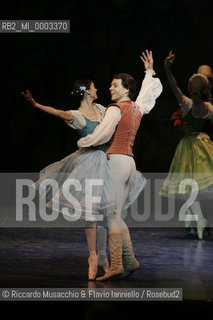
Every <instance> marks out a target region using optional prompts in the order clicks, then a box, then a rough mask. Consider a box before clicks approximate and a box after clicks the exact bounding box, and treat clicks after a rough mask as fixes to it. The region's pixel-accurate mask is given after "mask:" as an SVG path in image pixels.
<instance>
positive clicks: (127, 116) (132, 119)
mask: <svg viewBox="0 0 213 320" xmlns="http://www.w3.org/2000/svg"><path fill="white" fill-rule="evenodd" d="M111 106H116V107H118V108H120V110H121V120H120V121H119V123H118V125H117V127H116V129H115V132H114V134H113V136H112V138H111V140H110V141H109V144H108V148H107V156H108V159H109V155H110V154H113V153H119V154H126V155H128V156H133V153H132V148H133V145H134V142H135V137H136V133H137V131H138V128H139V126H140V122H141V118H142V114H141V112H140V109H139V106H138V105H137V104H136V103H134V102H133V101H122V102H119V103H113V104H110V105H109V106H108V107H107V108H109V107H111Z"/></svg>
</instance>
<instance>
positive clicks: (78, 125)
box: [65, 110, 86, 129]
mask: <svg viewBox="0 0 213 320" xmlns="http://www.w3.org/2000/svg"><path fill="white" fill-rule="evenodd" d="M69 111H70V112H72V115H73V119H72V120H65V122H66V124H67V125H68V126H69V127H71V128H73V129H82V128H84V127H85V125H86V120H85V118H84V116H83V115H82V114H81V112H80V111H78V110H69Z"/></svg>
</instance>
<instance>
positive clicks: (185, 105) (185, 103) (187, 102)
mask: <svg viewBox="0 0 213 320" xmlns="http://www.w3.org/2000/svg"><path fill="white" fill-rule="evenodd" d="M192 104H193V102H192V99H190V98H188V97H186V96H183V100H182V103H181V107H182V115H183V117H184V116H185V115H186V114H187V113H188V112H189V110H190V109H191V108H192Z"/></svg>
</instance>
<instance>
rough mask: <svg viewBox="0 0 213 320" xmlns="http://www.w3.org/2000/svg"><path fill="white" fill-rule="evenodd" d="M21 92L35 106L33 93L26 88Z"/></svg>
mask: <svg viewBox="0 0 213 320" xmlns="http://www.w3.org/2000/svg"><path fill="white" fill-rule="evenodd" d="M21 94H22V96H24V97H25V99H26V100H27V101H29V102H30V103H31V104H32V105H33V106H35V103H36V102H35V99H34V98H33V97H32V93H31V92H30V91H29V90H25V92H21Z"/></svg>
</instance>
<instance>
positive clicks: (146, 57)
mask: <svg viewBox="0 0 213 320" xmlns="http://www.w3.org/2000/svg"><path fill="white" fill-rule="evenodd" d="M140 58H141V60H142V61H143V63H144V68H145V69H146V70H148V69H153V57H152V51H149V50H146V53H145V52H142V55H141V56H140Z"/></svg>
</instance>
